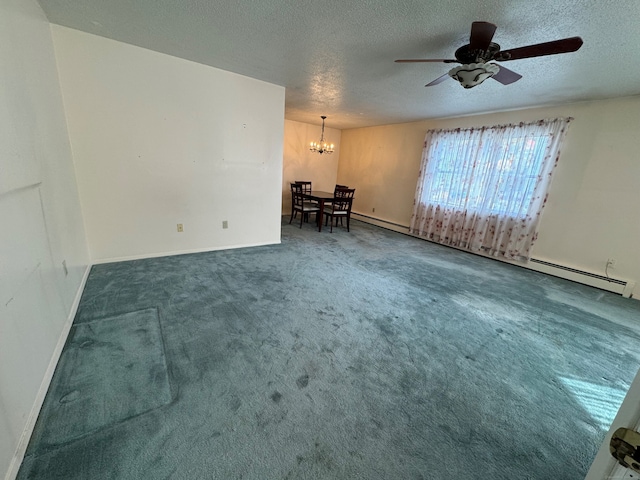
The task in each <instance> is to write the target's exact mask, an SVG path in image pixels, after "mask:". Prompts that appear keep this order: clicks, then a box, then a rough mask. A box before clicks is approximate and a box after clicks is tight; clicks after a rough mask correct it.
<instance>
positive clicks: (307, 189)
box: [293, 180, 311, 193]
mask: <svg viewBox="0 0 640 480" xmlns="http://www.w3.org/2000/svg"><path fill="white" fill-rule="evenodd" d="M293 183H297V184H299V185H302V193H311V182H307V181H303V180H296V181H295V182H293Z"/></svg>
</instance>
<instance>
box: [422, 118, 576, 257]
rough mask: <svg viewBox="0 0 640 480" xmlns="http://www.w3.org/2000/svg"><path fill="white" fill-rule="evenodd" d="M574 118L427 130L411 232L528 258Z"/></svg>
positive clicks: (467, 246) (472, 248)
mask: <svg viewBox="0 0 640 480" xmlns="http://www.w3.org/2000/svg"><path fill="white" fill-rule="evenodd" d="M569 120H570V119H556V120H548V121H540V122H536V123H532V124H519V125H504V126H497V127H483V128H475V129H474V128H471V129H457V130H437V131H429V132H428V133H427V136H426V138H425V144H424V150H423V157H422V170H421V172H420V179H419V182H418V187H417V191H416V201H415V206H414V214H413V217H412V223H411V231H412V232H413V233H415V234H418V235H422V236H426V237H428V238H429V239H430V240H434V241H438V242H440V243H446V244H449V245H453V246H458V247H462V248H468V249H471V250H476V251H477V250H481V249H483V250H485V251H487V252H488V253H491V254H493V255H496V256H497V255H504V256H507V257H510V258H517V257H528V253H529V250H530V248H531V245H532V244H533V241H534V240H535V236H536V226H537V222H538V217H539V216H540V212H541V210H542V207H543V206H544V202H545V200H546V195H547V188H548V186H549V183H550V180H551V174H552V172H553V168H554V166H555V163H556V162H557V159H558V155H559V146H560V140H561V138H562V137H563V136H564V133H565V130H566V126H567V124H568V122H569Z"/></svg>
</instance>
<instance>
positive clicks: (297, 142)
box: [282, 120, 341, 215]
mask: <svg viewBox="0 0 640 480" xmlns="http://www.w3.org/2000/svg"><path fill="white" fill-rule="evenodd" d="M321 131H322V126H321V125H311V124H308V123H301V122H294V121H293V120H285V122H284V165H283V169H282V177H283V179H282V213H283V214H284V215H289V214H290V213H291V188H290V185H291V182H294V181H296V180H303V181H311V182H312V184H311V186H312V187H313V189H314V190H321V191H325V192H333V189H334V188H335V186H336V178H337V175H338V162H339V160H340V134H341V132H340V130H337V129H335V128H328V127H327V126H326V125H325V128H324V137H325V139H326V140H327V141H328V142H330V143H333V145H334V146H335V150H334V152H333V153H332V154H330V155H327V154H324V153H323V154H322V155H320V154H319V153H314V152H312V151H311V150H309V144H310V143H311V142H312V141H316V142H317V141H319V140H320V133H321Z"/></svg>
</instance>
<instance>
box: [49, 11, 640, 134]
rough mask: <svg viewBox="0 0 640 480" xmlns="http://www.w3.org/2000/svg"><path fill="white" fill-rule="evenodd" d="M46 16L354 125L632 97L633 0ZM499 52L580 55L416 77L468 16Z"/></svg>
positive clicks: (443, 53)
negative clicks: (495, 77) (280, 89)
mask: <svg viewBox="0 0 640 480" xmlns="http://www.w3.org/2000/svg"><path fill="white" fill-rule="evenodd" d="M39 1H40V4H41V5H42V7H43V9H44V11H45V13H46V14H47V16H48V18H49V20H50V21H51V22H53V23H57V24H60V25H63V26H68V27H71V28H75V29H78V30H82V31H86V32H89V33H93V34H96V35H100V36H103V37H107V38H112V39H115V40H119V41H121V42H126V43H130V44H133V45H138V46H141V47H144V48H148V49H151V50H156V51H159V52H163V53H166V54H169V55H174V56H178V57H182V58H186V59H188V60H193V61H196V62H200V63H203V64H206V65H211V66H214V67H217V68H221V69H224V70H228V71H232V72H235V73H240V74H243V75H247V76H249V77H253V78H256V79H259V80H264V81H267V82H270V83H275V84H277V85H282V86H285V87H286V89H287V90H286V117H287V119H289V120H296V121H301V122H306V123H312V124H319V121H320V120H319V116H320V115H321V114H326V115H328V119H327V127H330V128H340V129H343V128H353V127H361V126H369V125H381V124H389V123H400V122H406V121H413V120H420V119H424V118H435V117H446V116H455V115H464V114H471V113H481V112H488V111H497V110H506V109H514V108H523V107H531V106H540V105H555V104H559V103H566V102H574V101H583V100H589V99H597V98H609V97H616V96H626V95H636V94H639V93H640V82H638V81H637V80H636V79H637V78H639V77H640V62H638V61H636V60H637V52H636V50H637V45H638V44H640V29H638V28H637V20H638V18H640V2H638V1H637V0H617V1H615V2H612V1H601V0H600V1H597V0H566V1H562V2H558V1H556V0H542V1H536V2H524V1H520V2H505V1H504V0H491V1H483V2H469V1H468V0H447V1H442V0H440V1H423V2H415V1H412V0H398V1H393V2H389V1H386V0H356V1H349V2H344V1H342V0H326V1H313V2H312V1H301V2H290V1H286V0H264V1H260V2H238V1H237V0H233V1H232V0H219V1H215V2H211V1H204V0H184V1H180V2H158V1H157V0H136V1H135V2H133V3H132V2H129V1H125V0H117V1H109V2H105V1H103V0H39ZM475 20H481V21H489V22H492V23H494V24H496V25H497V27H498V30H497V32H496V35H495V37H494V41H495V42H496V43H498V44H500V45H501V47H502V48H503V49H510V48H516V47H521V46H525V45H529V44H534V43H542V42H547V41H552V40H557V39H560V38H566V37H572V36H581V37H582V38H583V40H584V42H585V44H584V45H583V47H582V48H581V50H579V51H578V52H576V53H570V54H564V55H556V56H548V57H540V58H536V59H526V60H518V61H513V62H505V66H508V68H509V69H512V70H514V71H516V72H518V73H520V74H521V75H523V76H524V78H523V79H521V80H520V81H518V82H516V83H514V84H513V85H510V86H503V85H500V84H498V82H495V81H488V82H485V83H484V84H483V85H481V86H479V87H477V88H474V89H472V90H469V91H465V90H464V89H463V88H462V87H460V85H458V84H456V83H455V82H454V81H452V80H448V81H446V82H444V83H443V84H440V85H438V86H435V87H429V88H428V89H427V88H425V87H424V85H425V84H426V83H428V82H430V81H431V80H434V79H436V78H437V77H439V76H440V75H442V74H444V73H446V72H447V71H448V69H449V68H450V65H445V64H440V63H432V64H404V65H400V64H395V63H393V61H394V60H395V59H398V58H453V53H454V51H455V50H456V49H457V48H458V47H460V46H461V45H463V44H465V43H468V38H469V30H470V27H471V22H472V21H475Z"/></svg>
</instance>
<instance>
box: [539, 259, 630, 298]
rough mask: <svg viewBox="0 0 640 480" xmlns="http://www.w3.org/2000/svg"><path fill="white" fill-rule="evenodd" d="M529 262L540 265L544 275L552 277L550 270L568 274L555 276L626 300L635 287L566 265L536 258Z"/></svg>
mask: <svg viewBox="0 0 640 480" xmlns="http://www.w3.org/2000/svg"><path fill="white" fill-rule="evenodd" d="M529 262H530V263H537V264H539V265H542V266H543V268H541V269H540V271H542V272H544V273H549V274H551V275H553V273H552V272H551V271H549V270H550V269H553V270H562V271H565V272H569V274H570V275H566V274H565V275H562V274H561V273H560V272H557V274H556V276H558V277H562V278H568V279H569V280H574V281H576V282H579V283H584V284H586V285H591V286H594V287H597V288H602V289H603V290H609V291H612V292H616V293H619V294H621V295H622V296H624V297H627V298H629V297H630V296H631V292H632V291H633V287H635V282H629V281H627V280H621V279H619V278H612V277H608V276H606V275H599V274H597V273H592V272H586V271H584V270H578V269H577V268H571V267H567V266H566V265H559V264H557V263H552V262H547V261H545V260H540V259H537V258H532V259H530V260H529ZM544 267H548V268H544ZM571 274H573V275H571Z"/></svg>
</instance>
